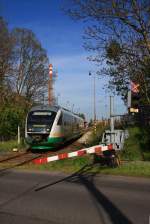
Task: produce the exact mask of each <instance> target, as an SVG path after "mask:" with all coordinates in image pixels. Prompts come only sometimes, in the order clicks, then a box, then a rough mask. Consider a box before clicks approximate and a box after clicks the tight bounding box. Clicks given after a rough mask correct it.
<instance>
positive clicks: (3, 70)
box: [0, 17, 13, 105]
mask: <svg viewBox="0 0 150 224" xmlns="http://www.w3.org/2000/svg"><path fill="white" fill-rule="evenodd" d="M12 47H13V43H12V40H11V36H10V33H9V31H8V28H7V24H6V22H5V21H4V19H3V18H2V17H0V104H1V105H2V104H3V103H4V101H6V99H7V98H8V95H9V93H10V85H9V80H8V73H10V72H11V65H12ZM8 89H9V91H8Z"/></svg>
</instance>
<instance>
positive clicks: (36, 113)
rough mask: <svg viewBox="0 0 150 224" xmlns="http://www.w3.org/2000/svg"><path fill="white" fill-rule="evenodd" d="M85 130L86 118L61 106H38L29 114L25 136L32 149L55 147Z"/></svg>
mask: <svg viewBox="0 0 150 224" xmlns="http://www.w3.org/2000/svg"><path fill="white" fill-rule="evenodd" d="M83 130H84V120H83V119H82V118H81V117H79V116H77V115H76V114H74V113H72V112H70V111H68V110H66V109H64V108H61V107H59V106H53V107H52V106H36V107H33V108H32V109H31V110H30V112H29V113H28V115H27V118H26V126H25V138H26V141H27V143H28V144H29V145H30V148H31V149H54V148H55V147H58V146H60V145H62V144H64V143H66V142H67V141H70V140H71V139H73V138H76V137H78V136H80V135H81V134H82V133H83Z"/></svg>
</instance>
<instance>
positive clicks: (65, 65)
mask: <svg viewBox="0 0 150 224" xmlns="http://www.w3.org/2000/svg"><path fill="white" fill-rule="evenodd" d="M61 5H62V1H61V0H0V14H1V15H2V16H3V17H4V19H5V20H6V21H7V22H8V25H9V27H10V29H12V28H14V27H21V28H28V29H32V31H33V32H34V33H35V34H36V36H37V38H38V39H39V41H40V42H41V43H42V46H43V47H44V48H45V49H46V50H47V54H48V57H49V61H50V63H52V64H53V66H54V69H55V70H57V71H58V78H57V81H56V83H55V95H56V96H58V101H59V104H60V105H62V106H64V107H66V106H67V107H68V108H69V109H73V110H74V111H75V112H81V113H85V114H86V116H87V117H88V119H89V118H92V117H93V77H92V76H89V75H88V74H89V71H94V70H95V69H96V67H95V65H93V64H92V63H91V62H89V61H88V60H87V59H86V58H87V56H88V53H87V52H86V51H85V50H84V48H83V46H82V45H83V40H82V35H83V29H84V27H85V24H84V23H81V22H75V21H73V20H71V19H70V18H69V17H68V16H66V15H65V14H64V13H63V11H62V10H61ZM105 84H107V80H104V79H100V78H96V112H97V118H101V117H102V116H103V117H105V116H108V114H109V112H108V109H109V107H108V104H109V95H110V93H107V91H106V90H104V88H103V87H104V85H105ZM115 110H116V113H119V114H120V113H124V111H125V107H124V105H123V102H122V101H121V100H120V98H119V97H115Z"/></svg>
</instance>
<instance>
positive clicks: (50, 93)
mask: <svg viewBox="0 0 150 224" xmlns="http://www.w3.org/2000/svg"><path fill="white" fill-rule="evenodd" d="M52 82H53V65H52V64H49V80H48V104H49V105H52V104H53V84H52Z"/></svg>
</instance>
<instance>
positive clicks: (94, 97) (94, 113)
mask: <svg viewBox="0 0 150 224" xmlns="http://www.w3.org/2000/svg"><path fill="white" fill-rule="evenodd" d="M91 75H92V73H91V72H89V76H91ZM95 99H96V93H95V73H93V116H94V122H96V103H95Z"/></svg>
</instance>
